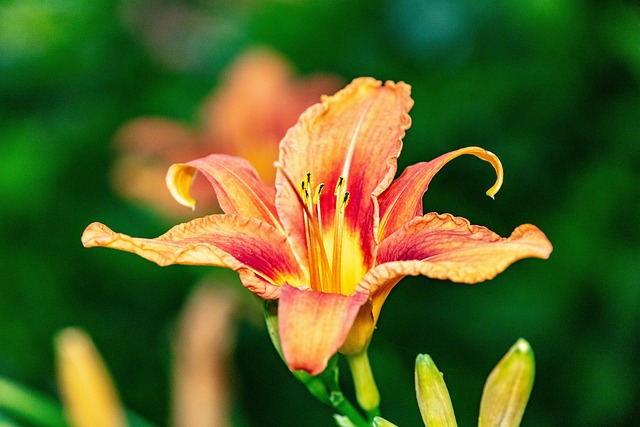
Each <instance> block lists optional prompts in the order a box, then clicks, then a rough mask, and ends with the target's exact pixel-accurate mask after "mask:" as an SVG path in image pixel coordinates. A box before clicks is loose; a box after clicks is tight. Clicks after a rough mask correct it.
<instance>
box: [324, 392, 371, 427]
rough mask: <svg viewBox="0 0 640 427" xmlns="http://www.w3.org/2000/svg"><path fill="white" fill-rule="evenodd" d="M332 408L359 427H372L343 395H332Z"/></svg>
mask: <svg viewBox="0 0 640 427" xmlns="http://www.w3.org/2000/svg"><path fill="white" fill-rule="evenodd" d="M330 400H331V406H332V407H333V409H335V410H336V411H338V412H339V413H340V414H341V415H344V416H345V417H347V418H349V420H351V422H352V423H353V424H354V425H356V426H358V427H370V426H371V423H369V422H368V421H367V420H365V419H364V417H363V416H362V415H361V414H360V412H358V410H357V409H356V408H355V407H354V406H353V405H352V404H351V402H349V400H348V399H347V398H346V397H344V395H343V394H342V393H332V394H331V399H330Z"/></svg>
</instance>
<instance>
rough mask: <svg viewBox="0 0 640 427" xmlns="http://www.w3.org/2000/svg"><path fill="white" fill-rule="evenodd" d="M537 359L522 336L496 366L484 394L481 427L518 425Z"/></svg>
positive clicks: (512, 426) (531, 384) (511, 426)
mask: <svg viewBox="0 0 640 427" xmlns="http://www.w3.org/2000/svg"><path fill="white" fill-rule="evenodd" d="M534 376H535V361H534V356H533V350H531V346H529V343H528V342H527V341H525V340H524V339H522V338H520V339H519V340H518V341H517V342H516V343H515V344H514V345H513V346H512V347H511V348H510V349H509V351H508V352H507V354H506V355H505V356H504V357H503V358H502V360H501V361H500V362H499V363H498V364H497V365H496V367H495V368H493V371H491V374H490V375H489V378H487V382H486V384H485V386H484V391H483V393H482V401H481V402H480V418H479V420H478V427H517V426H519V425H520V421H521V420H522V414H523V413H524V409H525V407H526V406H527V401H528V400H529V395H530V394H531V388H532V387H533V379H534Z"/></svg>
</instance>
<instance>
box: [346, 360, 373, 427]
mask: <svg viewBox="0 0 640 427" xmlns="http://www.w3.org/2000/svg"><path fill="white" fill-rule="evenodd" d="M347 361H348V362H349V368H350V369H351V375H352V376H353V384H354V386H355V390H356V399H357V400H358V404H359V405H360V407H361V408H362V409H364V410H365V412H366V413H367V415H368V416H369V418H370V419H372V418H373V417H375V416H376V415H380V410H379V406H380V392H378V386H377V385H376V381H375V379H374V377H373V371H372V370H371V364H370V363H369V355H368V354H367V351H366V350H364V351H362V352H360V353H357V354H353V355H350V356H347Z"/></svg>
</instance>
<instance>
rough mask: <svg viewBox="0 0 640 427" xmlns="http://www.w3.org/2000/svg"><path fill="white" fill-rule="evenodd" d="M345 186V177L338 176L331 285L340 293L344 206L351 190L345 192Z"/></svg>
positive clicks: (333, 289) (335, 193)
mask: <svg viewBox="0 0 640 427" xmlns="http://www.w3.org/2000/svg"><path fill="white" fill-rule="evenodd" d="M344 186H345V179H344V177H343V176H341V177H340V178H338V183H337V184H336V189H335V192H334V195H335V196H336V211H335V220H334V221H333V257H332V258H333V259H332V263H331V271H332V273H333V274H332V280H331V287H332V291H333V292H335V293H340V290H341V288H342V283H341V281H342V278H341V274H342V269H341V265H340V264H341V260H342V228H343V225H344V208H345V207H346V206H347V202H348V201H349V192H348V191H345V192H344V193H343V190H344Z"/></svg>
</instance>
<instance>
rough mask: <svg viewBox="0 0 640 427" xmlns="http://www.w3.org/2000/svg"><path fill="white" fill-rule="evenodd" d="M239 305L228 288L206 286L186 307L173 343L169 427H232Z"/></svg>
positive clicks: (198, 291)
mask: <svg viewBox="0 0 640 427" xmlns="http://www.w3.org/2000/svg"><path fill="white" fill-rule="evenodd" d="M238 306H239V301H238V296H237V295H235V293H234V292H233V291H232V290H230V289H227V288H222V287H220V286H213V285H209V284H204V285H201V286H199V287H198V288H197V289H196V290H195V292H194V293H193V295H192V296H191V297H190V298H189V301H188V302H187V304H186V306H185V307H184V309H183V311H182V314H181V316H180V318H179V322H178V325H177V330H176V336H175V339H174V345H173V348H174V350H173V355H174V357H173V387H172V388H173V399H172V406H173V411H172V413H173V414H172V419H173V423H172V425H173V426H175V427H192V426H211V427H213V426H217V427H228V426H231V424H232V423H231V400H232V397H231V392H232V386H233V384H232V378H233V373H232V370H233V369H232V366H231V361H230V359H231V354H232V352H233V347H234V344H235V336H236V322H235V316H234V315H235V313H236V310H237V309H238Z"/></svg>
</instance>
